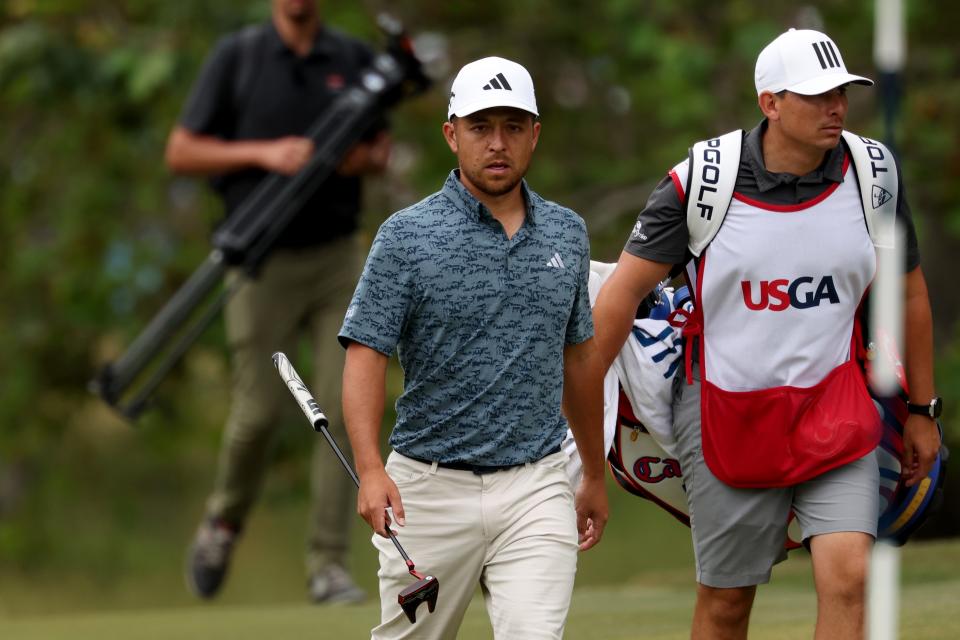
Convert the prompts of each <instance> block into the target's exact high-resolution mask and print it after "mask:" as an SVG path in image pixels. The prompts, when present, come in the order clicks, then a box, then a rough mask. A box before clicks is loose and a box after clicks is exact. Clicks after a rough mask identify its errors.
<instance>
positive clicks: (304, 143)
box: [260, 136, 313, 176]
mask: <svg viewBox="0 0 960 640" xmlns="http://www.w3.org/2000/svg"><path fill="white" fill-rule="evenodd" d="M312 156H313V140H311V139H310V138H302V137H299V136H286V137H283V138H278V139H276V140H270V141H267V142H265V143H264V148H263V154H262V156H261V162H260V164H261V166H262V167H263V168H264V169H266V170H267V171H272V172H274V173H279V174H281V175H285V176H292V175H294V174H295V173H297V172H298V171H300V169H302V168H303V167H304V166H305V165H306V164H307V162H309V161H310V158H311V157H312Z"/></svg>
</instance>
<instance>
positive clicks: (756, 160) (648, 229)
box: [624, 119, 920, 271]
mask: <svg viewBox="0 0 960 640" xmlns="http://www.w3.org/2000/svg"><path fill="white" fill-rule="evenodd" d="M766 127H767V121H766V119H764V120H763V121H762V122H761V123H760V124H759V125H757V126H756V127H754V128H753V129H751V130H750V131H748V132H746V133H745V134H744V137H743V150H742V152H741V154H740V170H739V172H738V173H737V182H736V187H735V190H736V191H737V192H738V193H740V194H742V195H744V196H747V197H748V198H751V199H753V200H758V201H760V202H764V203H767V204H775V205H795V204H801V203H803V202H806V201H808V200H811V199H813V198H816V197H817V196H819V195H820V194H821V193H823V192H824V191H825V190H826V189H828V188H830V186H831V185H832V184H835V183H838V182H843V163H844V158H845V157H846V155H847V148H846V145H844V144H842V143H841V144H839V145H837V146H836V147H834V148H833V149H831V150H830V151H829V152H828V153H827V154H826V155H825V156H824V159H823V162H822V163H821V164H820V166H819V167H817V168H816V169H814V170H813V171H811V172H810V173H807V174H805V175H802V176H796V175H793V174H791V173H774V172H771V171H767V169H766V167H765V166H764V163H763V146H762V140H763V133H764V131H765V130H766ZM898 168H899V163H898ZM900 173H901V172H899V171H898V174H900ZM849 175H854V173H853V169H852V167H851V172H850V174H849ZM899 194H900V197H899V201H898V202H897V217H898V218H900V219H901V220H902V221H903V223H904V227H905V228H906V230H907V234H906V238H907V252H906V253H907V262H906V269H907V271H912V270H913V269H914V268H915V267H916V266H917V265H919V264H920V252H919V249H918V247H917V236H916V231H915V230H914V227H913V219H912V217H911V215H910V206H909V204H908V203H907V198H906V194H905V193H904V189H903V180H902V175H901V176H900V186H899ZM685 206H686V202H685V201H682V200H681V198H680V194H679V193H678V192H677V189H676V187H675V185H674V182H673V180H672V178H671V177H670V175H667V176H666V177H664V178H663V180H661V181H660V183H659V184H658V185H657V187H656V188H655V189H654V190H653V193H652V194H650V198H649V199H648V200H647V204H646V206H645V207H644V208H643V210H642V211H641V212H640V215H639V216H638V217H637V220H638V221H639V222H640V223H642V225H643V238H642V239H640V238H635V237H631V239H630V240H628V241H627V244H626V246H625V247H624V250H625V251H627V252H628V253H630V254H632V255H635V256H637V257H639V258H646V259H647V260H654V261H656V262H665V263H669V264H676V265H679V264H685V263H686V262H687V261H688V260H689V259H690V254H689V253H688V252H687V242H688V240H689V236H688V233H687V225H686V215H687V214H686V209H685Z"/></svg>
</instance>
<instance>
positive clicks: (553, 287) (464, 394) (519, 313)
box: [340, 171, 593, 465]
mask: <svg viewBox="0 0 960 640" xmlns="http://www.w3.org/2000/svg"><path fill="white" fill-rule="evenodd" d="M521 188H522V190H523V196H524V199H525V202H526V204H527V212H526V218H525V220H524V223H523V225H522V226H521V227H520V229H519V230H518V231H517V233H516V234H514V236H513V237H512V238H510V239H508V238H507V236H506V233H505V232H504V230H503V227H502V226H501V225H500V223H499V222H498V221H497V220H496V219H495V218H493V216H492V215H491V214H490V212H489V210H488V209H487V208H486V207H485V206H484V205H482V204H481V203H480V202H479V201H478V200H477V199H476V198H474V197H473V195H472V194H471V193H470V192H469V191H467V189H466V187H464V186H463V184H462V183H461V182H460V178H459V172H458V171H453V172H451V174H450V176H449V177H448V178H447V181H446V183H445V184H444V186H443V189H442V190H440V191H439V192H438V193H435V194H433V195H431V196H429V197H428V198H426V199H424V200H423V201H421V202H418V203H417V204H415V205H413V206H411V207H409V208H407V209H404V210H402V211H399V212H397V213H395V214H393V215H392V216H391V217H390V218H388V219H387V220H386V222H384V223H383V225H382V226H381V227H380V230H379V231H378V232H377V236H376V238H375V239H374V241H373V246H372V247H371V249H370V255H369V256H368V257H367V263H366V265H365V267H364V269H363V275H362V276H361V277H360V282H359V283H358V284H357V289H356V291H355V292H354V294H353V300H352V301H351V303H350V307H349V308H348V309H347V314H346V318H345V319H344V323H343V327H342V328H341V329H340V341H341V343H343V344H344V345H346V344H348V343H349V342H350V341H356V342H359V343H361V344H363V345H366V346H368V347H370V348H372V349H376V350H377V351H379V352H381V353H383V354H385V355H390V354H392V353H393V350H394V349H397V352H398V355H399V358H400V365H401V366H402V367H403V371H404V385H403V394H402V395H401V396H400V398H399V399H398V400H397V423H396V425H395V426H394V429H393V433H392V434H391V436H390V445H391V446H392V447H393V448H394V449H395V450H396V451H398V452H400V453H402V454H404V455H408V456H412V457H415V458H421V459H427V460H437V461H439V462H466V463H470V464H478V465H506V464H520V463H524V462H530V461H533V460H539V459H540V458H542V457H543V456H544V455H546V454H547V453H549V452H550V451H552V450H553V449H555V448H556V447H557V446H558V445H559V444H560V441H561V440H562V439H563V437H564V434H565V432H566V428H567V423H566V420H565V419H564V417H563V416H562V415H561V414H560V400H561V394H562V389H563V348H564V345H565V344H579V343H581V342H583V341H584V340H587V339H588V338H590V337H591V336H592V335H593V321H592V318H591V314H590V302H589V299H588V295H587V279H588V275H589V270H590V244H589V240H588V238H587V230H586V225H585V224H584V222H583V220H582V219H581V218H580V217H579V216H578V215H577V214H575V213H574V212H573V211H571V210H570V209H567V208H565V207H561V206H559V205H557V204H555V203H553V202H549V201H547V200H544V199H543V198H541V197H540V196H538V195H537V194H536V193H534V192H533V191H531V190H530V189H529V188H528V187H527V184H526V182H525V181H524V182H523V183H522V187H521Z"/></svg>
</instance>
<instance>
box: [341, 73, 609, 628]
mask: <svg viewBox="0 0 960 640" xmlns="http://www.w3.org/2000/svg"><path fill="white" fill-rule="evenodd" d="M447 115H448V120H447V121H446V122H444V123H443V136H444V138H445V140H446V142H447V144H448V145H449V147H450V149H451V151H453V153H454V154H456V156H457V161H458V165H459V168H458V169H455V170H454V171H452V172H451V173H450V175H449V176H448V177H447V180H446V182H445V183H444V185H443V188H442V189H441V190H440V191H439V192H437V193H435V194H433V195H431V196H429V197H427V198H426V199H425V200H423V201H421V202H419V203H417V204H415V205H413V206H411V207H409V208H407V209H404V210H403V211H400V212H398V213H396V214H394V215H393V216H391V217H390V218H389V219H388V220H387V221H386V222H385V223H384V224H383V226H381V227H380V230H379V232H378V233H377V236H376V238H375V240H374V242H373V246H372V248H371V250H370V254H369V256H368V258H367V261H366V266H365V267H364V270H363V275H362V276H361V278H360V282H359V284H358V285H357V289H356V292H355V293H354V296H353V300H352V302H351V303H350V306H349V307H348V309H347V313H346V319H345V320H344V324H343V327H342V329H341V331H340V340H341V342H342V343H343V344H344V345H345V346H346V348H347V355H346V365H345V368H344V373H343V405H344V416H345V418H346V423H347V433H348V435H349V437H350V443H351V445H352V447H353V451H354V459H355V461H356V466H357V473H358V475H359V477H360V491H359V496H358V511H359V512H360V514H361V515H362V516H363V518H364V519H365V520H366V521H367V522H368V523H369V524H370V526H371V527H372V528H373V530H374V531H375V532H376V534H378V535H375V536H373V539H374V544H375V545H376V546H377V548H378V549H379V550H380V573H379V576H380V600H381V624H380V626H378V627H376V628H375V629H373V637H374V638H411V637H416V638H454V637H456V635H457V629H458V628H459V626H460V622H461V620H462V619H463V614H464V612H465V611H466V609H467V605H468V604H469V603H470V600H471V598H472V596H473V593H474V591H475V589H476V586H477V584H480V586H481V587H482V590H483V594H484V599H485V601H486V605H487V611H488V613H489V615H490V621H491V623H492V625H493V630H494V636H495V637H496V638H502V639H504V640H505V639H508V638H509V639H514V638H524V639H535V638H560V637H561V636H562V634H563V628H564V622H565V619H566V615H567V609H568V607H569V604H570V596H571V592H572V589H573V581H574V573H575V571H576V564H577V549H578V544H579V548H580V549H581V550H586V549H589V548H590V547H592V546H593V545H594V544H596V543H597V542H598V541H599V540H600V537H601V535H602V533H603V527H604V525H605V523H606V520H607V498H606V493H605V489H604V466H603V451H602V448H603V433H602V425H601V414H602V398H601V378H602V375H601V374H600V370H599V366H598V361H597V358H596V352H595V347H594V342H593V339H592V336H593V324H592V319H591V311H590V305H589V300H588V293H587V278H588V273H589V261H590V249H589V241H588V238H587V232H586V228H585V225H584V222H583V220H582V219H581V218H580V217H578V216H577V215H576V214H575V213H574V212H572V211H570V210H569V209H566V208H564V207H561V206H559V205H557V204H555V203H553V202H549V201H547V200H544V199H543V198H541V197H540V196H539V195H537V194H536V193H534V192H533V191H532V190H531V189H530V188H529V187H528V186H527V184H526V182H525V181H524V179H523V177H524V175H525V173H526V171H527V168H528V166H529V164H530V159H531V157H532V155H533V151H534V149H535V148H536V146H537V140H538V139H539V136H540V127H541V125H540V122H539V120H538V112H537V102H536V98H535V95H534V88H533V81H532V79H531V77H530V74H529V73H528V72H527V70H526V69H524V68H523V67H522V66H520V65H519V64H517V63H515V62H511V61H509V60H505V59H503V58H496V57H491V58H484V59H482V60H477V61H475V62H472V63H470V64H468V65H466V66H465V67H463V69H461V70H460V72H459V74H458V75H457V77H456V79H455V80H454V82H453V86H452V89H451V92H450V104H449V109H448V114H447ZM394 350H396V351H397V352H398V355H399V358H400V364H401V366H402V367H403V371H404V391H403V394H402V395H401V396H400V398H399V399H398V400H397V405H396V408H397V421H396V424H395V426H394V428H393V432H392V434H391V436H390V445H391V447H392V448H393V452H392V453H391V454H390V456H389V457H388V458H387V462H386V466H384V462H383V459H382V457H381V455H380V446H379V440H378V434H379V432H380V423H381V420H382V419H383V411H384V395H385V393H384V382H385V375H386V369H387V360H388V358H389V357H390V355H391V354H392V353H393V352H394ZM561 400H562V401H563V405H564V407H565V408H566V418H564V415H563V414H561ZM567 418H568V419H569V421H570V426H571V428H572V430H573V433H574V436H575V438H576V441H577V446H578V449H579V453H580V456H581V457H582V458H583V466H584V478H583V482H582V483H581V484H580V486H579V488H578V490H577V495H576V498H574V496H573V495H572V492H571V488H570V483H569V481H568V479H567V475H566V471H565V463H566V460H567V456H566V454H565V453H563V452H562V451H561V450H560V444H561V441H562V440H563V438H564V434H565V431H566V428H567ZM387 508H390V509H391V510H392V518H391V517H390V516H389V515H385V510H386V509H387ZM393 525H396V526H395V527H394V530H395V531H397V533H398V537H399V539H400V541H401V542H402V544H403V545H404V547H405V548H406V549H407V551H408V552H409V553H410V555H411V556H412V557H415V558H416V559H417V563H418V567H420V568H421V569H422V570H423V571H425V572H427V571H428V572H429V573H431V574H434V575H436V577H437V578H438V579H439V582H440V584H441V585H442V590H441V591H442V592H441V594H440V597H439V600H438V602H437V606H436V611H435V612H434V613H433V614H430V615H421V616H419V617H418V619H417V622H416V623H415V624H414V625H411V624H410V623H409V622H408V620H407V618H406V617H405V616H404V614H403V613H402V611H401V609H400V607H399V606H398V604H397V594H398V592H400V591H401V590H402V589H403V588H404V587H406V586H408V584H409V581H410V579H409V576H408V574H407V572H406V569H405V566H404V564H403V562H402V561H400V559H399V557H398V556H397V552H396V550H395V549H394V547H393V545H392V544H391V543H390V541H389V540H388V539H387V538H386V537H385V534H386V530H387V527H388V526H393ZM578 532H579V537H578Z"/></svg>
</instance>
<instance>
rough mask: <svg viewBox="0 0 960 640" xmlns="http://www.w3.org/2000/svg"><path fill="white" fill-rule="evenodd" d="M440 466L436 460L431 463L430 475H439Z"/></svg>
mask: <svg viewBox="0 0 960 640" xmlns="http://www.w3.org/2000/svg"><path fill="white" fill-rule="evenodd" d="M438 466H440V463H439V462H437V461H436V460H434V461H433V462H431V463H430V471H429V473H430V475H432V476H435V475H437V467H438Z"/></svg>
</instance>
